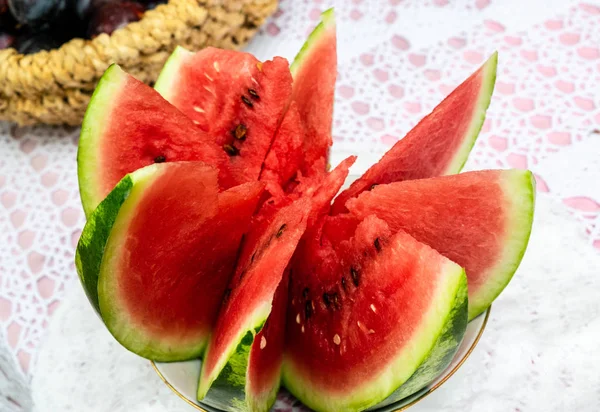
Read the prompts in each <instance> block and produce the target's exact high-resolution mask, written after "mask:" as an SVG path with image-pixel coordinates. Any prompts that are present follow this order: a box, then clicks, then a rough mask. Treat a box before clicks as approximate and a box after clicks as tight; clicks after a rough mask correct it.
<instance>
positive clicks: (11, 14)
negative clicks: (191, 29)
mask: <svg viewBox="0 0 600 412" xmlns="http://www.w3.org/2000/svg"><path fill="white" fill-rule="evenodd" d="M166 2H167V0H135V1H129V0H0V49H5V48H8V47H13V48H15V49H17V51H18V52H20V53H23V54H30V53H37V52H38V51H40V50H51V49H55V48H57V47H59V46H60V45H61V44H63V43H64V42H66V41H68V40H70V39H72V38H75V37H80V38H94V37H96V36H98V35H99V34H101V33H108V34H110V33H112V32H113V31H115V30H117V29H119V28H121V27H123V26H125V25H126V24H128V23H130V22H132V21H137V20H139V19H140V18H141V17H142V15H143V14H144V12H145V11H146V10H148V9H151V8H154V7H156V6H157V5H158V4H161V3H166Z"/></svg>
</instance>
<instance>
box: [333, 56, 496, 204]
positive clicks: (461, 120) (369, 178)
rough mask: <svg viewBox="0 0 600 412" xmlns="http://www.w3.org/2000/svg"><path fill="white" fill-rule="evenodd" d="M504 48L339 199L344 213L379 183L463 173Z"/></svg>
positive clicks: (485, 108)
mask: <svg viewBox="0 0 600 412" xmlns="http://www.w3.org/2000/svg"><path fill="white" fill-rule="evenodd" d="M497 64H498V53H494V54H493V55H492V56H491V57H490V58H489V59H488V61H487V62H486V63H484V64H483V66H481V67H480V68H479V70H477V71H476V72H475V73H473V74H472V75H471V76H470V77H469V78H468V79H467V80H465V81H464V82H463V83H462V84H461V85H460V86H458V87H457V88H456V89H455V90H454V91H453V92H452V93H450V95H448V96H447V97H446V98H445V99H444V100H443V101H442V102H441V103H440V104H439V105H438V106H437V107H436V108H435V109H433V111H432V112H431V113H430V114H428V115H427V116H425V117H424V118H423V119H422V120H421V121H420V122H419V123H418V124H417V125H416V126H415V127H414V128H413V129H412V130H411V131H410V132H408V134H407V135H406V136H405V137H404V138H403V139H401V140H399V141H398V142H397V143H396V144H395V145H394V147H392V148H391V149H390V150H389V151H388V152H387V153H386V154H385V155H384V156H383V157H382V158H381V160H380V161H379V162H378V163H376V164H374V165H373V166H371V167H370V168H369V169H368V170H367V171H366V172H365V173H364V174H363V175H362V176H361V177H360V178H359V179H358V180H356V181H354V182H353V183H352V185H350V187H349V188H348V189H346V190H345V191H343V192H342V193H340V195H339V196H338V197H337V198H336V199H335V202H334V204H333V208H332V213H333V214H337V213H343V212H345V211H346V210H347V209H346V206H345V204H346V202H347V201H348V199H352V198H353V197H356V196H358V195H359V194H360V193H362V192H363V191H365V190H370V188H372V187H373V186H374V185H378V184H383V183H392V182H398V181H402V180H411V179H424V178H428V177H435V176H442V175H450V174H455V173H458V172H460V170H461V169H462V167H463V166H464V164H465V162H466V161H467V157H468V156H469V152H470V151H471V148H472V147H473V145H474V144H475V140H476V139H477V136H478V135H479V131H480V130H481V126H482V125H483V121H484V120H485V112H486V110H487V108H488V106H489V105H490V101H491V98H492V93H493V91H494V84H495V81H496V66H497Z"/></svg>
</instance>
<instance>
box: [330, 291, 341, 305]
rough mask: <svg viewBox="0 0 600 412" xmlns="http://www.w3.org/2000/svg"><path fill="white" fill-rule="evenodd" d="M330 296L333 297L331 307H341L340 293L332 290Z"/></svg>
mask: <svg viewBox="0 0 600 412" xmlns="http://www.w3.org/2000/svg"><path fill="white" fill-rule="evenodd" d="M331 296H332V297H333V307H334V308H336V309H341V308H342V303H341V302H340V295H338V294H337V293H336V292H333V294H332V295H331Z"/></svg>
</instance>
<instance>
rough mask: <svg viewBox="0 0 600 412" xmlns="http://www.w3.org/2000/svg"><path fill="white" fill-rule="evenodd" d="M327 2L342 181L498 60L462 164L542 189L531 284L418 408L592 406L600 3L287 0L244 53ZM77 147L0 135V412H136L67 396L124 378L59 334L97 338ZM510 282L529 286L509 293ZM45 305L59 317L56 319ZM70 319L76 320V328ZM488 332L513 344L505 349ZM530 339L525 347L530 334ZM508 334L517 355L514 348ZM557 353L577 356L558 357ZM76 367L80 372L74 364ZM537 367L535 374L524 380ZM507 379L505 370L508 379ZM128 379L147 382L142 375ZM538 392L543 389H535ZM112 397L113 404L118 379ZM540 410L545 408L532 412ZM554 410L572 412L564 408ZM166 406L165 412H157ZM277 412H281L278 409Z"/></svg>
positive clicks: (271, 50)
mask: <svg viewBox="0 0 600 412" xmlns="http://www.w3.org/2000/svg"><path fill="white" fill-rule="evenodd" d="M331 5H334V6H336V8H337V15H338V20H339V24H338V27H339V40H338V44H339V73H338V83H337V87H336V105H335V116H334V117H335V119H334V147H333V152H332V157H333V161H332V164H333V165H335V164H337V162H339V161H340V160H341V159H342V158H344V157H346V156H347V155H349V154H358V155H359V160H358V162H357V164H356V165H355V166H354V169H353V173H359V172H360V171H362V170H365V169H366V167H368V165H370V164H371V163H372V162H374V161H376V160H377V159H378V158H379V157H380V156H381V154H382V153H384V152H385V151H386V150H387V149H389V148H390V147H391V146H392V145H393V144H394V142H396V141H397V140H398V139H399V138H401V137H402V136H403V135H404V134H405V133H406V131H408V130H409V129H410V127H412V126H413V125H414V124H415V123H416V122H417V121H418V120H419V119H420V118H421V117H422V116H424V115H425V114H427V113H428V112H429V111H430V110H431V109H432V108H433V107H434V106H435V104H436V103H437V102H438V101H439V100H440V99H441V98H443V97H444V96H445V95H446V94H447V93H448V92H449V91H451V90H452V89H453V87H455V86H456V85H457V84H458V83H459V82H460V81H462V80H463V79H464V78H465V77H466V76H467V75H468V74H470V73H471V72H472V71H473V70H475V69H476V67H478V65H480V64H481V63H482V62H483V61H484V60H485V59H486V58H487V56H489V55H490V54H491V53H492V52H493V51H494V50H498V51H499V70H498V78H497V83H496V89H495V92H494V97H493V100H492V104H491V106H490V109H489V111H488V118H487V120H486V122H485V124H484V127H483V130H482V133H481V135H480V138H479V140H478V142H477V144H476V146H475V148H474V150H473V153H472V155H471V159H470V161H469V163H468V165H467V168H470V169H475V168H477V169H481V168H508V167H515V168H529V169H531V170H532V171H533V172H534V173H535V176H536V179H537V190H538V192H539V203H540V205H541V206H540V212H539V215H540V216H541V217H540V219H539V221H543V222H545V223H544V227H542V228H540V227H539V224H538V233H543V234H544V236H543V237H541V236H540V235H537V236H536V235H535V232H534V238H533V239H534V240H538V242H537V243H532V247H531V248H530V249H531V250H533V251H530V253H529V254H530V255H531V256H532V257H531V258H529V260H527V259H526V261H525V263H524V265H525V267H526V268H527V269H528V271H529V272H532V273H523V272H524V270H523V268H522V269H521V270H520V271H519V274H518V275H517V278H516V280H515V282H513V285H511V287H509V288H508V289H507V291H506V293H505V294H504V295H503V296H502V297H501V298H500V300H499V301H498V304H497V307H499V309H498V310H495V311H494V312H493V316H492V318H491V320H490V322H491V324H490V327H489V329H490V332H489V334H490V335H493V334H494V333H496V332H498V338H494V339H493V341H492V340H491V338H490V340H489V341H487V343H486V335H484V342H483V343H482V344H481V345H480V347H479V349H478V351H479V353H478V352H477V351H476V353H475V355H474V357H473V358H472V360H471V361H470V363H468V364H467V366H468V365H469V364H472V365H474V366H471V367H470V369H469V370H468V371H467V372H465V376H463V378H462V381H461V375H460V374H458V375H457V377H456V378H453V381H451V383H450V384H448V386H449V387H453V390H454V391H455V392H456V391H459V392H461V393H462V394H461V395H456V394H455V392H451V391H450V389H443V390H440V392H439V395H434V396H432V397H431V398H434V401H429V404H430V405H433V406H431V408H432V409H431V410H442V409H443V408H449V409H448V410H453V409H452V408H453V407H456V408H457V409H456V410H459V409H460V410H465V411H466V410H477V411H480V410H490V411H509V410H514V411H538V410H557V411H558V410H561V411H564V410H585V411H597V410H600V389H599V388H600V380H599V378H598V376H597V375H598V374H597V373H595V374H594V373H591V372H588V374H586V373H585V372H583V370H584V369H586V370H587V369H591V370H594V369H595V370H597V369H598V367H599V366H600V359H599V356H598V355H591V353H590V354H588V353H587V352H586V350H587V349H591V348H593V347H594V345H590V343H589V342H588V341H589V340H590V339H592V340H594V336H596V338H595V341H597V336H598V334H599V333H600V327H598V326H599V324H598V322H597V319H596V318H597V316H598V315H599V314H600V304H599V303H596V302H595V301H596V300H598V299H597V294H598V291H599V289H598V287H597V286H598V281H597V280H596V277H599V276H600V273H598V272H600V265H599V264H598V262H599V259H598V257H599V256H600V253H598V252H599V251H600V1H597V0H587V1H575V0H572V1H569V0H495V1H494V0H336V1H333V0H331V1H327V0H303V1H295V0H294V1H293V0H282V2H281V7H280V10H279V11H278V12H277V13H276V15H275V16H274V18H273V19H271V20H270V21H269V23H268V24H267V25H266V26H265V27H264V29H263V30H262V32H261V34H260V35H259V36H258V37H257V38H256V39H255V40H254V41H253V43H252V44H251V45H250V47H249V50H250V51H252V52H254V53H256V54H257V55H258V56H259V57H260V58H270V57H272V56H273V55H282V56H284V57H287V58H288V59H291V58H293V56H294V54H295V52H296V51H297V50H298V49H299V47H300V46H301V44H302V43H303V41H304V39H305V36H306V35H307V33H308V32H309V31H310V29H311V27H312V26H314V24H315V22H316V21H317V20H318V18H319V13H320V11H322V10H324V9H325V8H327V7H329V6H331ZM77 138H78V130H77V129H57V128H43V127H37V128H17V127H14V126H11V125H8V124H0V154H1V156H0V411H4V410H11V408H17V410H19V407H18V405H21V408H20V409H22V410H29V409H30V408H31V405H32V404H33V401H32V399H35V400H36V403H37V405H36V406H37V409H39V410H47V411H59V410H61V411H62V410H66V408H67V407H72V410H74V411H83V410H102V411H104V410H106V411H109V410H110V411H115V410H123V411H125V410H127V411H130V410H138V409H135V408H133V407H131V406H127V405H128V404H127V402H126V401H124V400H123V399H124V398H118V397H116V398H114V399H113V398H111V396H112V395H111V392H107V391H106V388H104V389H103V390H102V391H100V392H98V393H96V392H94V393H96V394H97V395H98V396H104V397H109V398H111V399H112V400H111V401H110V402H112V403H111V404H110V405H109V406H106V405H108V403H105V404H102V402H99V401H94V402H93V403H90V404H88V407H87V408H84V407H83V406H81V405H84V403H77V402H79V400H78V398H77V396H74V395H73V391H74V390H75V388H76V386H77V384H81V388H86V387H93V386H94V382H97V380H92V379H96V378H102V377H103V379H107V377H112V378H114V376H115V375H116V376H119V375H122V374H124V373H121V372H120V371H119V369H118V368H117V369H114V370H113V369H111V374H109V375H105V374H104V375H103V372H99V371H98V369H100V368H102V361H101V358H98V356H95V357H94V356H92V355H90V354H89V352H90V351H94V350H95V349H90V347H89V346H88V349H87V353H88V355H87V356H88V357H90V359H92V358H93V359H96V360H97V361H98V362H97V365H96V366H95V369H89V367H88V369H85V365H82V364H85V363H86V357H85V356H86V355H84V353H85V351H80V352H78V351H79V349H78V348H77V347H76V344H75V343H69V342H70V341H69V339H67V338H66V336H69V333H72V334H73V335H72V337H73V341H75V340H77V339H75V338H74V337H75V336H81V334H82V333H84V332H85V331H87V332H89V333H88V335H87V337H86V338H82V339H83V341H81V342H79V344H81V345H84V346H85V345H87V344H89V345H92V347H93V343H90V341H89V336H91V335H90V334H92V331H91V329H90V328H92V326H91V325H93V328H96V329H93V330H94V331H95V332H93V333H102V332H98V330H101V328H100V327H99V325H96V324H95V322H97V320H96V319H94V318H93V315H91V314H90V313H87V311H86V308H85V302H83V303H82V302H81V299H82V298H81V296H80V293H79V286H78V284H77V277H76V273H75V269H74V264H73V258H74V246H75V245H76V242H77V240H78V237H79V235H80V233H81V228H82V226H83V224H84V216H83V212H82V210H81V207H80V203H79V195H78V190H77V177H76V159H75V157H76V148H77ZM548 251H552V252H553V255H552V256H549V255H548ZM549 262H554V263H553V264H552V265H549ZM582 262H587V263H589V265H595V270H594V269H593V268H594V266H586V265H583V264H582ZM554 275H556V276H554ZM594 275H595V276H594ZM545 276H547V277H545ZM520 277H522V278H526V279H528V280H527V281H522V283H519V282H520V281H519V279H520ZM558 279H562V280H560V281H559V280H558ZM569 279H570V281H568V280H569ZM534 280H535V281H534ZM554 281H556V282H563V283H553V282H554ZM536 282H538V283H536ZM515 283H516V284H517V285H516V286H514V284H515ZM559 285H560V288H559V289H560V290H558V289H554V288H555V287H556V288H558V287H559ZM594 285H595V286H594ZM567 290H568V291H571V292H572V294H568V295H567V294H566V293H567ZM70 291H71V292H70ZM542 291H543V293H542ZM592 293H595V295H593V294H592ZM588 295H589V296H588ZM517 297H518V298H521V297H522V298H523V299H517ZM550 297H551V298H550ZM592 297H595V299H592ZM61 302H62V303H63V305H61ZM69 305H70V306H69ZM78 305H79V306H78ZM62 306H66V307H69V308H78V309H77V312H78V314H79V316H78V317H75V318H73V316H74V314H73V313H71V312H72V311H66V310H65V309H63V308H62ZM57 308H59V311H60V310H62V312H61V313H60V316H55V317H53V316H52V315H53V313H54V312H55V311H56V310H57ZM558 308H564V311H557V309H558ZM501 310H506V311H507V312H506V313H507V315H506V317H504V316H503V313H502V312H501ZM79 312H81V313H79ZM84 312H85V313H86V314H85V316H84V314H83V313H84ZM69 316H71V317H70V318H69ZM511 316H512V317H511ZM86 319H89V322H88V321H87V320H86ZM507 319H511V322H507ZM523 319H526V320H525V321H522V320H523ZM67 321H69V322H70V323H68V324H66V323H64V322H67ZM76 321H77V322H82V323H81V324H79V325H77V327H76V328H74V327H73V322H76ZM61 322H63V323H61ZM58 323H60V325H58V326H53V324H58ZM49 324H50V327H49ZM65 325H66V326H65ZM515 325H516V326H515ZM567 325H568V326H567ZM594 325H595V326H596V327H595V329H594V328H593V326H594ZM501 328H503V333H504V334H506V335H508V336H509V339H507V338H506V337H504V338H502V336H503V335H502V334H500V333H499V331H500V329H501ZM527 328H530V331H529V332H528V331H527V330H526V329H527ZM48 331H50V332H48ZM57 331H61V332H57ZM68 331H70V332H68ZM531 331H537V332H536V333H538V334H537V335H535V336H533V335H532V336H529V334H531V333H532V332H531ZM569 331H570V332H572V334H571V335H568V332H569ZM563 333H565V334H567V335H564V336H565V337H566V336H568V337H569V339H568V343H565V346H563V347H564V352H562V351H560V350H558V346H556V345H557V343H556V342H551V341H548V339H540V336H542V335H543V336H556V335H560V334H563ZM513 335H514V336H520V338H519V339H521V340H520V341H521V343H522V345H514V344H513V343H514V342H513V343H511V340H510V336H513ZM102 336H103V338H105V337H104V335H102ZM514 336H513V339H514ZM584 338H586V339H584ZM523 339H524V340H523ZM69 345H72V346H69ZM106 345H109V343H106ZM503 345H504V346H503ZM505 346H508V347H511V348H512V351H513V352H510V353H509V352H507V351H506V350H505V349H503V347H505ZM60 347H63V350H64V348H69V347H70V349H69V351H70V352H72V353H71V355H72V356H70V357H68V356H63V357H62V358H60V363H61V365H62V367H61V368H60V371H61V372H60V373H58V372H57V370H58V369H57V366H56V365H55V364H52V361H54V362H58V361H57V359H58V358H57V357H56V348H60ZM105 347H106V346H105ZM52 348H54V349H52ZM554 350H556V351H554ZM111 351H112V352H115V351H117V352H119V351H121V349H120V348H119V347H117V346H115V347H112V349H111ZM570 351H573V352H574V353H577V352H578V353H579V357H577V358H571V357H570V356H571V355H573V356H575V355H574V354H570V353H567V352H570ZM596 352H597V351H596ZM45 353H47V354H48V357H44V354H45ZM77 353H81V356H80V358H77V357H76V356H75V355H76V354H77ZM98 353H100V352H98ZM499 354H501V356H499ZM550 354H552V359H550V358H548V356H550ZM583 354H586V356H583ZM510 355H512V357H511V356H510ZM119 356H128V354H124V355H123V354H121V355H119ZM75 358H76V359H77V362H79V363H78V365H79V367H77V365H75V366H73V365H74V363H73V362H74V361H73V359H75ZM525 358H527V359H526V361H525V363H526V364H527V365H524V363H523V360H524V359H525ZM69 359H70V360H69ZM127 359H128V361H130V362H133V364H135V365H136V366H135V367H132V368H133V369H132V370H135V371H137V372H135V373H138V372H139V371H142V372H139V373H143V374H145V373H146V372H147V371H146V369H144V368H145V367H146V366H140V365H141V364H138V363H136V362H137V359H136V360H131V359H129V358H127ZM515 359H516V360H518V361H519V362H521V363H517V362H516V361H515ZM113 360H114V359H113ZM123 362H124V363H123V364H125V363H126V362H125V361H123ZM477 362H479V365H477ZM544 362H545V363H544ZM594 362H595V364H594ZM107 363H110V362H107ZM536 363H537V364H543V365H544V368H541V367H540V368H537V369H536V367H535V365H536ZM65 365H67V366H68V365H70V366H72V368H71V369H69V368H68V367H66V366H65ZM112 365H113V366H114V365H115V364H112ZM144 365H145V364H144ZM507 365H514V368H513V369H515V370H511V371H510V373H508V372H507V371H506V369H507ZM532 365H533V366H532ZM82 368H83V369H82ZM135 368H138V369H135ZM140 368H141V369H140ZM482 369H483V372H482ZM53 370H54V371H55V372H56V373H52V372H51V371H53ZM128 373H129V372H128ZM132 373H134V372H131V373H130V375H128V376H134V375H135V374H134V375H131V374H132ZM467 375H468V378H467V377H466V376H467ZM68 376H73V377H76V379H75V378H74V380H73V381H72V384H73V385H74V387H67V386H62V387H61V386H57V385H59V383H60V382H70V381H69V378H68ZM135 376H137V375H135ZM140 376H141V375H140ZM144 376H146V375H144ZM86 377H87V378H86ZM146 378H147V380H148V381H152V382H151V383H148V382H146V383H144V384H141V385H140V386H141V387H145V388H146V390H148V387H153V388H156V387H155V386H153V385H154V384H155V383H156V382H154V381H155V380H156V379H155V378H154V377H149V375H148V376H146ZM584 378H585V379H584ZM85 379H88V380H90V381H89V382H86V381H85ZM132 379H133V380H132V381H131V382H133V381H134V380H135V381H136V382H138V381H139V382H142V380H140V377H139V376H137V377H136V378H135V379H134V378H132ZM502 379H504V380H509V381H511V385H515V384H516V383H518V384H519V385H518V386H517V387H515V388H513V389H511V388H512V386H510V385H509V383H508V382H505V381H503V382H504V383H502V384H500V383H499V381H500V380H502ZM550 380H552V382H555V381H556V382H555V383H556V385H555V384H554V383H553V384H551V385H550V384H544V383H543V382H546V383H548V382H550ZM483 381H486V382H487V381H490V382H492V381H493V382H495V383H494V385H495V386H490V385H491V384H486V383H485V382H483ZM455 382H456V383H455ZM44 385H46V386H44ZM65 385H67V384H66V383H65ZM112 385H113V386H111V387H114V388H117V387H120V388H121V389H120V391H118V393H122V392H123V389H122V388H123V385H124V383H123V382H122V381H118V380H117V381H115V382H113V384H112ZM461 385H462V386H461ZM467 385H468V390H467V389H465V388H467ZM486 385H487V386H486ZM125 386H126V385H125ZM474 388H481V390H482V391H483V392H485V396H484V395H483V394H481V395H479V394H477V393H476V392H475V389H474ZM494 388H497V391H495V389H494ZM163 389H164V388H162V387H160V389H158V388H157V389H152V390H154V391H155V392H153V393H154V394H155V395H156V396H155V397H149V399H153V400H154V403H150V401H149V400H148V399H146V400H144V401H139V402H137V403H135V405H138V406H140V405H141V406H140V409H139V410H154V409H152V408H153V407H155V406H156V405H159V406H156V407H157V408H158V409H156V410H165V406H164V405H167V404H169V402H171V397H170V395H169V394H168V393H167V392H163ZM139 390H142V389H139ZM507 390H512V391H513V392H512V393H507ZM515 391H516V392H517V393H518V396H517V394H516V393H515ZM531 392H535V393H538V394H539V397H540V399H541V400H540V402H542V403H541V404H536V403H532V402H533V399H534V398H532V397H531V396H529V395H527V394H528V393H529V394H531ZM32 394H33V395H32ZM159 395H160V396H159ZM542 395H543V396H542ZM90 396H91V395H90ZM115 396H117V395H115ZM436 396H437V398H436ZM165 397H166V398H169V400H164V398H165ZM544 397H547V399H546V400H544V399H542V398H544ZM84 398H87V400H86V401H85V402H88V401H90V399H93V396H92V397H89V396H81V399H82V400H81V402H84V401H83V399H84ZM126 398H127V397H126ZM67 399H68V400H69V401H68V402H67V401H66V400H67ZM127 399H129V398H127ZM139 399H142V398H139ZM549 399H552V400H553V403H551V404H550V403H548V405H552V406H546V407H545V409H540V408H539V407H540V405H542V404H544V405H546V403H544V402H548V401H549ZM567 399H568V400H572V402H574V403H561V402H563V401H565V402H566V400H567ZM63 401H64V402H63ZM509 401H510V402H509ZM61 402H62V403H61ZM65 402H66V403H65ZM69 402H70V403H69ZM140 402H141V403H140ZM161 402H162V403H161ZM165 402H166V403H165ZM436 402H437V403H436ZM511 402H512V403H511ZM49 405H54V406H49ZM91 405H93V406H91ZM153 405H154V406H153ZM161 405H162V406H161ZM169 405H170V404H169ZM174 405H176V406H174ZM457 405H461V407H460V408H459V407H458V406H457ZM536 405H537V406H536ZM565 405H569V406H568V407H567V406H565ZM573 405H580V407H579V408H574V407H571V406H573ZM142 406H147V407H142ZM121 407H123V409H119V408H121ZM179 407H182V408H183V406H182V405H180V404H179V403H176V404H173V406H171V407H169V409H168V410H175V409H173V408H179ZM559 407H561V408H562V409H560V408H559ZM278 408H279V409H280V410H290V409H291V407H290V406H289V404H286V403H285V402H281V405H279V406H278ZM422 408H427V406H422ZM553 408H559V409H553ZM565 408H566V409H565ZM423 410H425V409H423Z"/></svg>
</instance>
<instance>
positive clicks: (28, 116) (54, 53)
mask: <svg viewBox="0 0 600 412" xmlns="http://www.w3.org/2000/svg"><path fill="white" fill-rule="evenodd" d="M276 8H277V0H170V1H169V3H168V4H164V5H161V6H158V7H157V8H156V9H154V10H149V11H147V12H146V13H145V14H144V16H143V18H142V19H141V20H140V21H138V22H135V23H130V24H129V25H127V26H126V27H124V28H122V29H120V30H117V31H115V32H114V33H113V34H112V35H110V36H109V35H107V34H101V35H100V36H98V37H96V38H94V39H93V40H84V39H73V40H70V41H69V42H68V43H65V44H64V45H62V46H61V47H60V48H58V49H55V50H51V51H48V52H46V51H42V52H39V53H35V54H31V55H21V54H19V53H17V52H16V51H15V50H14V49H6V50H0V120H9V121H13V122H17V123H18V124H21V125H26V124H37V123H45V124H54V125H62V124H67V125H78V124H80V123H81V120H82V119H83V114H84V112H85V108H86V107H87V104H88V101H89V99H90V96H91V94H92V92H93V90H94V87H95V85H96V83H97V81H98V79H99V78H100V76H102V73H104V70H106V68H107V67H108V66H109V65H110V64H111V63H117V64H119V65H121V67H123V69H124V70H125V71H127V72H129V73H131V74H132V75H134V76H135V77H137V78H138V79H140V80H142V81H144V82H146V83H152V82H153V81H154V80H155V79H156V77H157V76H158V73H159V72H160V70H161V69H162V66H163V64H164V62H165V60H166V59H167V58H168V57H169V55H170V54H171V52H172V51H173V49H174V48H175V46H177V45H181V46H183V47H185V48H188V49H190V50H199V49H201V48H203V47H206V46H215V47H221V48H227V49H237V48H239V47H241V46H243V45H244V44H245V43H246V42H247V41H248V40H249V39H250V38H251V37H252V36H253V35H254V33H256V31H257V30H258V28H259V27H260V26H261V25H262V24H263V23H264V21H265V19H266V18H267V17H268V16H269V15H271V14H272V13H273V12H274V11H275V9H276Z"/></svg>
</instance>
